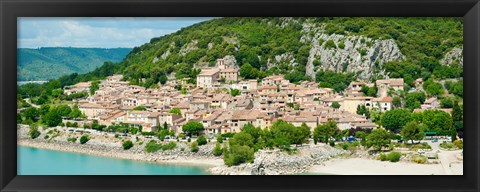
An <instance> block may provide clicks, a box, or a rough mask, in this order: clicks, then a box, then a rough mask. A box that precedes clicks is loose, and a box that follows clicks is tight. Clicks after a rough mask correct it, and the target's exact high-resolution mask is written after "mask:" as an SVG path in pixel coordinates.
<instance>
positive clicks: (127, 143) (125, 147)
mask: <svg viewBox="0 0 480 192" xmlns="http://www.w3.org/2000/svg"><path fill="white" fill-rule="evenodd" d="M122 146H123V150H129V149H130V148H132V147H133V142H132V141H130V140H128V141H125V142H123V143H122Z"/></svg>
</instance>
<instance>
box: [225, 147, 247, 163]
mask: <svg viewBox="0 0 480 192" xmlns="http://www.w3.org/2000/svg"><path fill="white" fill-rule="evenodd" d="M254 158H255V157H254V150H253V148H250V147H248V146H240V145H233V146H230V149H229V150H228V152H227V153H225V155H224V158H223V161H224V163H225V165H227V166H233V165H240V164H242V163H245V162H247V163H253V160H254Z"/></svg>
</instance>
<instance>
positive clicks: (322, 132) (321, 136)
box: [313, 119, 339, 143]
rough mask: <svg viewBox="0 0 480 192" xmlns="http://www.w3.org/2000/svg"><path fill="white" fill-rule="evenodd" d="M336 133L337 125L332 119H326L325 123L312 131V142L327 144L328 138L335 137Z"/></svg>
mask: <svg viewBox="0 0 480 192" xmlns="http://www.w3.org/2000/svg"><path fill="white" fill-rule="evenodd" d="M338 131H339V130H338V127H337V123H336V122H335V121H334V120H333V119H328V122H327V123H325V124H323V125H319V126H317V127H316V128H315V129H314V130H313V141H314V142H315V143H317V142H318V141H321V142H323V143H328V142H329V141H330V138H331V137H333V136H335V135H336V134H337V132H338Z"/></svg>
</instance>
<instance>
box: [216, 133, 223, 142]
mask: <svg viewBox="0 0 480 192" xmlns="http://www.w3.org/2000/svg"><path fill="white" fill-rule="evenodd" d="M217 143H223V137H222V135H221V134H218V135H217Z"/></svg>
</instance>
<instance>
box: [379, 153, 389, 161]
mask: <svg viewBox="0 0 480 192" xmlns="http://www.w3.org/2000/svg"><path fill="white" fill-rule="evenodd" d="M378 160H380V161H386V160H387V155H386V154H385V153H380V155H379V156H378Z"/></svg>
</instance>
